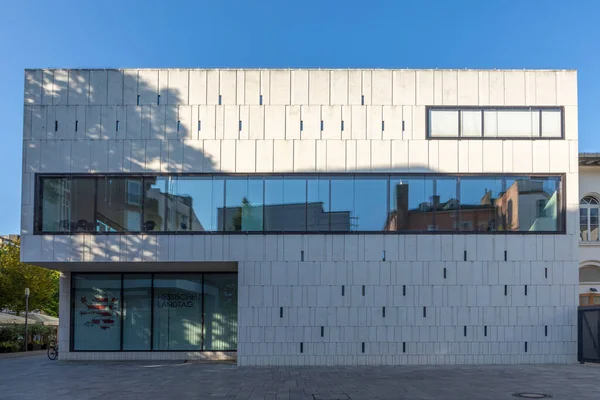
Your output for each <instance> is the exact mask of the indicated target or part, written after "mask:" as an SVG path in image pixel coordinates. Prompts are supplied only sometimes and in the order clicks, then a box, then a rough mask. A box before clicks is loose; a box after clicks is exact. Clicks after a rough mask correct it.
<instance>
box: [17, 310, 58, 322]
mask: <svg viewBox="0 0 600 400" xmlns="http://www.w3.org/2000/svg"><path fill="white" fill-rule="evenodd" d="M21 318H23V319H25V313H21ZM27 318H28V319H29V323H38V324H42V325H58V318H56V317H52V316H50V315H45V314H39V313H31V312H30V313H29V314H28V316H27ZM23 323H25V322H23Z"/></svg>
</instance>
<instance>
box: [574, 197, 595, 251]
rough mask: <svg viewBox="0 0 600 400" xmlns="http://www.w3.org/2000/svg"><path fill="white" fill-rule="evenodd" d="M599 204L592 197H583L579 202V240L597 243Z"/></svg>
mask: <svg viewBox="0 0 600 400" xmlns="http://www.w3.org/2000/svg"><path fill="white" fill-rule="evenodd" d="M599 210H600V202H598V199H597V198H595V197H592V196H585V197H584V198H583V199H581V201H580V202H579V230H580V232H581V240H583V241H586V242H590V241H593V242H597V241H598V214H599Z"/></svg>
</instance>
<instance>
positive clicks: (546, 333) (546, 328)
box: [544, 325, 548, 336]
mask: <svg viewBox="0 0 600 400" xmlns="http://www.w3.org/2000/svg"><path fill="white" fill-rule="evenodd" d="M544 336H548V325H546V326H544Z"/></svg>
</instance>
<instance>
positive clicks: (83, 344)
mask: <svg viewBox="0 0 600 400" xmlns="http://www.w3.org/2000/svg"><path fill="white" fill-rule="evenodd" d="M72 296H73V298H72V304H73V310H72V311H73V312H72V314H71V316H72V321H71V323H72V324H73V338H72V341H73V350H85V351H99V350H113V351H114V350H120V348H121V300H122V299H121V274H76V275H74V277H73V292H72Z"/></svg>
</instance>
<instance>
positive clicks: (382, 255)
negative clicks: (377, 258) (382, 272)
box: [381, 250, 385, 261]
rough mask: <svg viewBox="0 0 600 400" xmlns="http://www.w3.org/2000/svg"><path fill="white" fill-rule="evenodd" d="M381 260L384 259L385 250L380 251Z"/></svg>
mask: <svg viewBox="0 0 600 400" xmlns="http://www.w3.org/2000/svg"><path fill="white" fill-rule="evenodd" d="M381 261H385V250H383V251H382V252H381Z"/></svg>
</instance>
